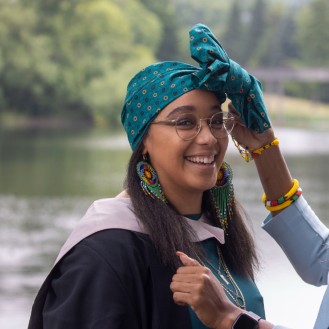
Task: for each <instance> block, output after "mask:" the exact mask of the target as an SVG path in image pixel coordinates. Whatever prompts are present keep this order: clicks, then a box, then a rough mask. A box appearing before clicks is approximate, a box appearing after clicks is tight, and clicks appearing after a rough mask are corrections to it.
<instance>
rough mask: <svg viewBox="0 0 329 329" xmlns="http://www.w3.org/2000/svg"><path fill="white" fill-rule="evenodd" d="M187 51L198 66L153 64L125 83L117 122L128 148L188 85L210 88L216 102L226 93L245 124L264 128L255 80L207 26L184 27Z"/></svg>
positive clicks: (265, 117)
mask: <svg viewBox="0 0 329 329" xmlns="http://www.w3.org/2000/svg"><path fill="white" fill-rule="evenodd" d="M190 51H191V56H192V58H193V59H194V60H196V61H197V62H198V63H199V66H200V67H195V66H193V65H189V64H185V63H181V62H160V63H155V64H152V65H150V66H148V67H146V68H145V69H143V70H142V71H140V72H139V73H137V74H136V75H135V76H134V77H133V78H132V80H131V81H130V82H129V84H128V88H127V95H126V99H125V104H124V107H123V109H122V113H121V121H122V124H123V127H124V128H125V130H126V133H127V136H128V140H129V143H130V145H131V148H132V149H133V150H134V149H135V148H136V146H137V145H138V143H139V142H140V141H141V140H142V138H143V136H144V135H145V132H146V131H147V129H148V127H149V125H150V123H151V122H152V121H153V120H154V118H155V117H156V116H157V114H158V113H159V111H161V110H162V109H163V108H165V107H166V106H167V105H168V104H169V103H171V102H172V101H174V100H175V99H176V98H178V97H180V96H181V95H183V94H185V93H187V92H189V91H191V90H194V89H203V90H209V91H212V92H214V93H215V94H216V95H217V97H218V99H219V101H220V102H224V101H225V99H226V96H227V97H228V98H229V99H230V100H231V101H232V103H233V105H234V107H235V109H236V110H237V111H238V112H239V113H240V115H241V118H242V120H243V122H244V124H245V125H246V127H248V128H250V129H252V130H254V131H256V132H259V133H261V132H264V131H265V130H266V129H268V128H270V126H271V125H270V121H269V118H268V115H267V111H266V107H265V104H264V101H263V93H262V87H261V83H260V82H259V81H258V80H257V79H256V78H255V77H253V76H252V75H250V74H249V73H248V72H247V71H246V70H244V69H243V68H241V66H240V65H239V64H237V63H236V62H234V61H232V60H231V59H230V58H229V57H228V56H227V54H226V52H225V50H224V49H223V47H222V46H221V45H220V43H219V42H218V41H217V39H216V38H215V36H214V35H213V33H212V32H211V31H210V29H209V28H208V27H207V26H205V25H202V24H197V25H195V26H194V27H193V28H192V29H191V30H190Z"/></svg>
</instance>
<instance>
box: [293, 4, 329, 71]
mask: <svg viewBox="0 0 329 329" xmlns="http://www.w3.org/2000/svg"><path fill="white" fill-rule="evenodd" d="M328 26H329V1H327V0H313V1H312V2H311V3H310V4H308V5H305V6H304V7H303V8H302V9H301V11H300V12H299V14H298V16H297V27H298V28H297V30H296V40H297V43H298V45H299V47H300V56H301V60H302V61H303V63H305V64H307V65H308V66H321V65H326V66H328V65H329V56H328V54H329V29H328Z"/></svg>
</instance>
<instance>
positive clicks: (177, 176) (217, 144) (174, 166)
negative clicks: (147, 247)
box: [143, 89, 228, 199]
mask: <svg viewBox="0 0 329 329" xmlns="http://www.w3.org/2000/svg"><path fill="white" fill-rule="evenodd" d="M219 111H221V106H220V103H219V101H218V99H217V97H216V96H215V94H214V93H212V92H209V91H203V90H199V89H196V90H193V91H190V92H188V93H186V94H184V95H182V96H181V97H179V98H178V99H176V100H174V101H173V102H172V103H170V104H169V105H167V106H166V107H165V108H164V109H163V110H162V111H161V112H160V113H159V115H158V116H157V117H156V119H155V120H154V122H157V121H163V120H175V119H177V118H178V116H180V115H182V114H187V113H189V114H193V115H194V116H195V117H196V118H198V119H199V118H200V119H205V118H210V117H211V116H212V115H214V114H215V113H217V112H219ZM201 125H202V127H201V131H200V132H199V134H198V135H197V136H196V137H194V138H193V139H191V140H188V141H186V140H183V139H182V138H180V137H179V136H178V135H177V133H176V128H175V126H170V125H163V124H151V125H150V128H149V131H148V133H147V136H146V137H145V139H144V150H143V154H146V153H148V155H149V158H150V162H151V164H152V165H153V167H154V169H155V170H156V172H157V174H158V177H159V181H160V184H161V186H162V189H163V191H164V193H165V195H166V196H167V197H169V199H171V197H174V196H175V195H177V194H179V195H180V197H182V196H183V195H186V193H192V194H193V193H194V194H195V193H203V192H204V191H205V190H208V189H210V188H212V187H213V186H214V185H215V183H216V179H217V172H218V170H219V168H220V166H221V164H222V162H223V159H224V156H225V153H226V150H227V145H228V137H227V136H226V137H224V138H220V139H217V138H215V137H214V136H213V134H212V133H211V131H210V128H209V125H208V124H207V121H202V124H201Z"/></svg>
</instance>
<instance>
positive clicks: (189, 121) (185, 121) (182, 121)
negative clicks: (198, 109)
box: [176, 118, 195, 128]
mask: <svg viewBox="0 0 329 329" xmlns="http://www.w3.org/2000/svg"><path fill="white" fill-rule="evenodd" d="M176 126H178V127H180V128H192V127H194V126H195V119H193V118H179V119H178V120H177V121H176Z"/></svg>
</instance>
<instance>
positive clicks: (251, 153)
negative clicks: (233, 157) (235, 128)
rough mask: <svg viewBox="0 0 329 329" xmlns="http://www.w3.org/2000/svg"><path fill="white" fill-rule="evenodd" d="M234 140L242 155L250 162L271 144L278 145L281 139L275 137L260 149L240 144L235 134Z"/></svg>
mask: <svg viewBox="0 0 329 329" xmlns="http://www.w3.org/2000/svg"><path fill="white" fill-rule="evenodd" d="M232 141H233V143H234V145H235V147H236V148H237V149H238V151H239V153H240V155H241V157H242V158H243V159H244V160H245V161H246V162H249V161H251V160H253V159H255V158H257V157H259V156H260V155H261V154H262V153H263V152H264V151H265V150H266V149H268V148H270V147H271V146H277V145H279V143H280V142H279V139H278V138H276V137H275V139H274V140H273V141H272V142H270V143H268V144H266V145H264V146H261V147H259V148H258V149H250V148H249V147H248V146H246V145H243V144H240V143H239V142H238V141H237V140H236V139H235V138H234V137H233V136H232Z"/></svg>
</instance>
